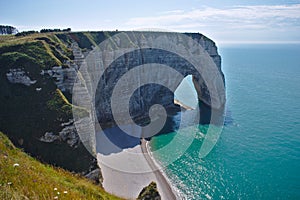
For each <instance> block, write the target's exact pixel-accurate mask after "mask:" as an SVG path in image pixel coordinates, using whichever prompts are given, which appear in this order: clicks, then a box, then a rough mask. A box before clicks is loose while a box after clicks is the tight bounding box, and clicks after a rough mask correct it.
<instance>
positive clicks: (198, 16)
mask: <svg viewBox="0 0 300 200" xmlns="http://www.w3.org/2000/svg"><path fill="white" fill-rule="evenodd" d="M0 8H1V13H0V24H8V25H13V26H16V27H17V28H18V29H19V30H20V31H23V30H32V29H35V30H40V29H42V28H67V27H71V28H72V30H73V31H82V30H90V31H92V30H115V29H118V30H135V29H140V28H150V29H152V28H158V29H167V30H172V31H180V32H191V31H192V32H200V33H203V34H205V35H207V36H208V37H210V38H212V39H214V40H215V41H217V42H219V43H241V42H242V43H245V42H251V43H253V42H258V43H261V42H266V43H273V42H277V43H286V42H289V43H293V42H297V43H299V42H300V34H299V33H300V0H268V1H260V0H255V1H253V0H249V1H246V0H240V1H237V0H207V1H204V0H151V1H146V0H144V1H142V0H139V1H137V0H127V1H125V0H119V1H118V0H109V1H108V0H107V1H104V0H86V1H83V0H81V1H76V0H51V1H46V0H45V1H43V0H40V1H39V0H36V1H34V0H9V1H6V0H3V1H0Z"/></svg>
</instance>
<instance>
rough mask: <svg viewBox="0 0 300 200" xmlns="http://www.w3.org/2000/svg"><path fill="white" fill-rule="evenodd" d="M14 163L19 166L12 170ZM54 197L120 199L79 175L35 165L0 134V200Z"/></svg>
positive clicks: (36, 163) (35, 163) (32, 160)
mask: <svg viewBox="0 0 300 200" xmlns="http://www.w3.org/2000/svg"><path fill="white" fill-rule="evenodd" d="M16 163H17V164H19V166H16V167H14V164H16ZM54 188H57V190H54ZM64 191H67V194H65V193H64ZM57 192H59V193H60V194H57ZM56 196H57V197H58V199H112V200H117V199H120V198H118V197H116V196H113V195H111V194H108V193H107V192H105V191H104V190H103V189H102V188H101V187H100V186H97V185H94V184H93V183H92V182H90V181H89V180H87V179H85V178H83V177H80V176H79V175H75V174H72V173H70V172H67V171H65V170H62V169H59V168H54V167H52V166H50V165H44V164H42V163H40V162H38V161H37V160H35V159H34V158H32V157H30V156H28V155H27V154H25V153H24V152H22V151H21V150H20V149H18V148H16V147H15V146H14V145H13V144H12V143H11V142H10V140H9V139H8V138H7V137H6V136H5V135H4V134H3V133H1V132H0V199H3V200H7V199H54V198H55V197H56Z"/></svg>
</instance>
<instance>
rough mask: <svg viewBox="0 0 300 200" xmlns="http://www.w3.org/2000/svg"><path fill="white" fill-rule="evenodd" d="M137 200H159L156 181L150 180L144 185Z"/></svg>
mask: <svg viewBox="0 0 300 200" xmlns="http://www.w3.org/2000/svg"><path fill="white" fill-rule="evenodd" d="M137 200H161V197H160V195H159V193H158V191H157V186H156V183H155V182H151V183H150V184H149V185H148V186H147V187H144V188H143V190H142V191H141V193H140V194H139V196H138V198H137Z"/></svg>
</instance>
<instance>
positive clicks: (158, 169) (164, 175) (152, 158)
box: [146, 141, 181, 199]
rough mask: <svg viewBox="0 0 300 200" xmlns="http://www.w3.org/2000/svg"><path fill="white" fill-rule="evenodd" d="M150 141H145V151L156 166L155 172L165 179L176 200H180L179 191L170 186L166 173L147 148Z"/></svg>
mask: <svg viewBox="0 0 300 200" xmlns="http://www.w3.org/2000/svg"><path fill="white" fill-rule="evenodd" d="M149 143H150V141H146V149H147V153H148V155H149V156H150V158H151V160H152V161H153V163H154V164H155V165H156V170H157V171H159V173H161V174H162V176H163V177H164V178H165V179H166V181H167V183H168V184H169V186H170V188H171V190H172V192H173V194H174V195H175V198H176V199H181V195H180V191H179V190H178V189H177V188H176V187H175V186H174V185H173V184H172V182H171V180H170V179H169V177H168V175H167V174H166V172H165V171H164V170H163V169H162V167H161V164H159V161H157V160H156V159H155V158H154V156H153V154H152V152H151V149H150V146H149Z"/></svg>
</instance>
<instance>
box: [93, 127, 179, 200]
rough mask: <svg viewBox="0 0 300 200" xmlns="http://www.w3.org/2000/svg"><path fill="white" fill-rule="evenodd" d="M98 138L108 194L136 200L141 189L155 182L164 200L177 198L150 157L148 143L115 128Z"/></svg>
mask: <svg viewBox="0 0 300 200" xmlns="http://www.w3.org/2000/svg"><path fill="white" fill-rule="evenodd" d="M108 135H109V137H107V136H108ZM96 139H97V144H96V147H97V148H96V149H97V159H98V164H99V166H100V168H101V172H102V176H103V187H104V189H105V190H106V191H107V192H110V193H112V194H115V195H117V196H120V197H123V198H126V199H136V198H137V197H138V195H139V193H140V192H141V190H142V189H143V188H144V187H145V186H147V185H149V184H150V183H151V182H152V181H154V182H156V183H157V187H158V191H159V194H160V195H161V197H162V199H163V200H172V199H178V197H177V196H176V193H175V191H174V190H173V189H172V186H171V185H170V183H169V181H168V180H167V178H166V177H165V176H164V175H163V173H162V172H161V171H160V170H159V169H158V166H157V163H156V162H155V161H153V158H152V157H151V155H150V154H149V152H148V148H147V141H146V140H140V139H139V138H135V137H131V136H128V135H125V134H123V135H122V134H121V135H120V134H119V133H118V130H115V129H111V130H109V131H106V133H104V132H98V133H97V134H96Z"/></svg>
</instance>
